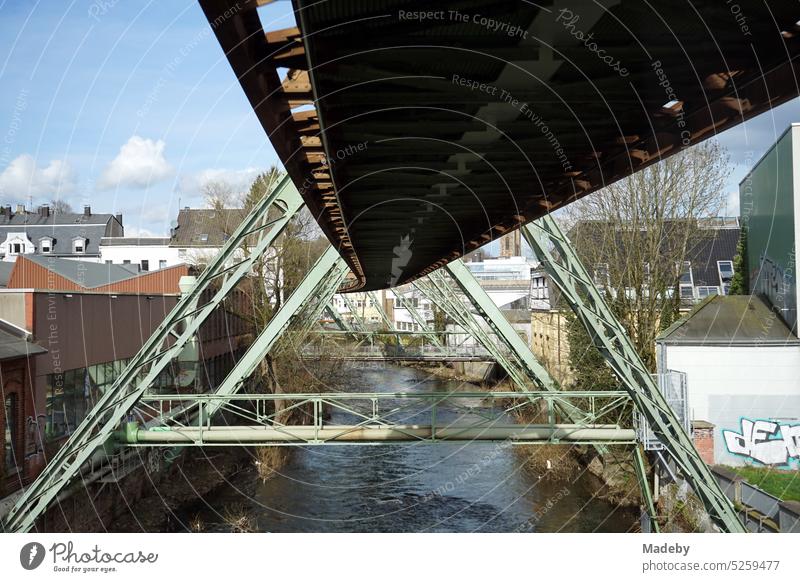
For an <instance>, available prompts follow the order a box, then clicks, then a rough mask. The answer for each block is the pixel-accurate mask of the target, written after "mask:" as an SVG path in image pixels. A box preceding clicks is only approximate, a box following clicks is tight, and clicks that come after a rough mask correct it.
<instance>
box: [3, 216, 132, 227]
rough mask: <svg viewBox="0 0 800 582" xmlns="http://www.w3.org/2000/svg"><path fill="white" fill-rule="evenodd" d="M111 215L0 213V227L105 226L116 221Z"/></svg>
mask: <svg viewBox="0 0 800 582" xmlns="http://www.w3.org/2000/svg"><path fill="white" fill-rule="evenodd" d="M116 219H117V218H116V217H115V216H114V215H113V214H93V213H89V214H85V213H76V212H69V213H64V212H51V213H50V214H47V215H45V214H42V213H40V212H25V213H19V212H18V213H15V214H12V215H11V216H9V215H8V214H5V213H2V212H0V226H22V227H25V226H64V225H86V224H94V225H98V224H102V225H103V226H105V225H106V224H108V221H109V220H116Z"/></svg>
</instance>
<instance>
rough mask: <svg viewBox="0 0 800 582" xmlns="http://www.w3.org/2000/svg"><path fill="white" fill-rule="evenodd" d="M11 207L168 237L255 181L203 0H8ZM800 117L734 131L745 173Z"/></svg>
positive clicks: (2, 198)
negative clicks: (114, 220)
mask: <svg viewBox="0 0 800 582" xmlns="http://www.w3.org/2000/svg"><path fill="white" fill-rule="evenodd" d="M290 10H291V5H290V3H289V2H286V1H282V2H276V3H274V4H272V5H269V6H267V7H266V8H263V9H261V10H260V11H259V12H260V14H261V19H262V22H263V24H264V28H265V29H267V30H270V29H278V28H285V27H288V26H292V25H293V24H294V19H293V17H292V15H291V14H290ZM0 87H2V91H0V136H2V137H0V202H2V203H3V204H12V205H16V204H18V203H23V202H26V203H27V204H28V205H29V206H30V205H31V204H33V205H36V204H40V203H43V202H47V201H49V200H52V199H53V198H56V197H60V198H62V199H64V200H66V201H68V202H69V203H71V204H72V205H73V207H75V208H80V207H81V206H82V205H84V204H91V205H92V207H93V209H94V210H96V211H98V212H122V213H123V214H124V216H125V226H126V233H127V234H129V235H135V234H139V233H142V234H148V233H149V234H156V235H163V234H166V233H167V232H168V229H169V227H170V224H171V222H172V220H174V217H175V216H176V214H177V209H178V208H179V206H186V205H190V206H199V205H201V204H202V203H203V198H202V194H201V192H200V188H201V185H202V184H203V183H204V181H206V180H208V179H225V180H227V181H229V182H231V183H232V184H234V185H235V186H236V187H240V188H243V187H244V185H246V184H247V183H249V181H250V180H251V179H252V177H253V176H254V175H255V173H256V172H257V171H259V170H262V169H264V168H266V167H268V166H269V165H270V164H273V163H275V162H276V161H277V158H276V156H275V154H274V152H273V150H272V147H271V146H270V145H269V141H268V140H267V138H266V135H265V134H264V132H263V130H262V129H261V126H260V125H259V123H258V122H257V120H256V119H255V116H254V114H253V112H252V110H251V108H250V106H249V104H248V103H247V100H246V99H245V96H244V94H243V92H242V90H241V88H240V86H239V84H238V82H237V81H236V79H235V77H234V75H233V73H232V71H231V69H230V67H229V66H228V63H227V61H226V60H225V59H224V56H223V54H222V51H221V50H220V48H219V45H218V44H217V41H216V39H215V38H214V36H213V34H212V32H211V30H210V28H209V26H208V23H207V22H206V20H205V18H204V17H203V14H202V11H201V10H200V7H199V5H198V4H197V2H196V1H194V0H170V1H168V2H165V1H162V2H157V1H150V2H124V1H121V0H119V1H117V2H115V1H114V0H96V1H94V2H89V1H81V2H78V1H73V2H56V1H55V0H51V1H39V2H35V1H32V2H19V1H11V0H5V1H3V0H0ZM792 121H800V111H799V110H798V102H797V101H794V102H792V103H790V104H787V105H784V106H783V107H780V108H778V109H776V110H774V111H773V112H771V113H768V114H765V115H762V116H760V117H758V118H757V119H755V120H753V121H750V122H748V123H747V124H746V125H744V126H740V127H739V128H737V129H735V130H731V131H729V132H726V133H725V134H723V135H722V136H721V137H720V141H721V142H722V144H723V145H725V146H727V147H728V148H729V149H730V151H731V154H732V157H733V161H734V163H736V164H737V165H736V169H735V172H734V174H733V176H732V177H731V180H730V181H729V183H728V184H727V185H726V190H727V191H729V192H730V197H729V198H730V201H731V204H730V206H729V209H728V214H736V213H738V202H737V198H738V197H737V195H736V189H737V186H736V185H737V184H738V182H739V180H740V179H741V178H742V177H743V176H744V174H745V172H746V170H747V165H746V164H745V162H746V160H747V158H748V152H753V153H752V154H751V155H750V157H753V156H754V158H753V159H754V160H755V159H758V157H759V156H760V155H761V153H763V151H764V150H765V149H766V148H768V147H769V146H770V145H771V144H772V143H773V142H774V141H775V139H776V138H777V137H778V136H779V135H780V134H781V133H782V132H783V130H784V129H785V128H786V126H787V125H788V124H789V123H790V122H792Z"/></svg>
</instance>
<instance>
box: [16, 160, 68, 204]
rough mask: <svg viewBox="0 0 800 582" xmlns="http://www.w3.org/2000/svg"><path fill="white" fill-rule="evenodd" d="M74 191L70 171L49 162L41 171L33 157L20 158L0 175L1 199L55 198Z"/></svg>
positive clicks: (64, 163)
mask: <svg viewBox="0 0 800 582" xmlns="http://www.w3.org/2000/svg"><path fill="white" fill-rule="evenodd" d="M74 188H75V181H74V174H73V171H72V167H71V166H70V165H69V164H68V163H67V162H65V161H63V160H51V161H50V163H49V164H48V165H47V166H45V167H40V166H38V165H37V163H36V160H35V159H33V156H31V155H29V154H22V155H21V156H19V157H17V158H15V159H14V160H12V161H11V163H10V164H9V165H8V166H7V167H6V168H5V169H4V170H3V172H2V173H0V196H3V197H4V198H18V199H20V201H21V200H22V199H23V198H27V197H53V198H56V197H58V195H63V194H67V193H69V192H71V191H72V190H73V189H74Z"/></svg>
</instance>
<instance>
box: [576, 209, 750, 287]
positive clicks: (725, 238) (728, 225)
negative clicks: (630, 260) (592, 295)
mask: <svg viewBox="0 0 800 582" xmlns="http://www.w3.org/2000/svg"><path fill="white" fill-rule="evenodd" d="M680 224H681V222H680V221H677V220H676V221H667V222H665V224H664V231H663V232H664V235H663V238H662V239H661V240H660V243H659V247H660V248H661V249H662V255H663V256H670V255H671V254H672V251H671V250H670V246H671V245H672V244H674V237H673V236H672V235H671V234H670V233H673V232H680ZM716 224H720V225H723V226H722V227H715V225H716ZM610 226H611V223H609V222H605V221H599V220H581V221H579V222H577V223H576V224H575V225H574V226H573V227H572V229H570V231H569V238H570V239H571V240H572V241H573V242H575V243H577V244H578V245H579V248H581V247H586V246H587V245H591V246H592V247H593V248H594V249H602V248H603V244H604V243H605V241H607V240H608V238H607V233H608V230H607V229H608V228H610ZM698 226H699V227H700V228H699V229H698V230H697V231H696V233H695V234H694V236H693V237H692V239H691V240H690V241H689V246H688V248H687V252H686V260H687V261H689V262H690V263H691V268H692V277H693V280H694V285H695V286H712V287H719V286H720V285H721V283H720V278H719V271H718V269H717V261H732V260H733V258H734V256H735V255H736V245H737V243H738V242H739V232H740V229H739V227H738V226H737V225H736V222H734V221H731V220H729V219H725V218H716V219H702V220H698ZM642 236H643V237H646V233H645V232H644V231H642ZM682 236H683V235H682V234H680V235H679V236H678V239H677V240H681V239H682ZM615 238H616V240H617V245H618V248H622V247H623V246H624V245H626V244H630V242H629V241H630V240H631V239H630V238H628V237H623V235H622V234H619V235H616V236H615Z"/></svg>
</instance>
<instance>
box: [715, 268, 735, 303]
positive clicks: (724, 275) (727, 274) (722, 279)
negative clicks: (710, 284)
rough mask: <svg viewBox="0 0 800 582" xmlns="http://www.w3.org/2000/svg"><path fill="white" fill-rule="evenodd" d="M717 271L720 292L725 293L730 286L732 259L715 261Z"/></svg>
mask: <svg viewBox="0 0 800 582" xmlns="http://www.w3.org/2000/svg"><path fill="white" fill-rule="evenodd" d="M717 271H718V272H719V284H720V285H721V286H722V294H723V295H727V294H728V291H729V290H730V288H731V279H733V261H717Z"/></svg>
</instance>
